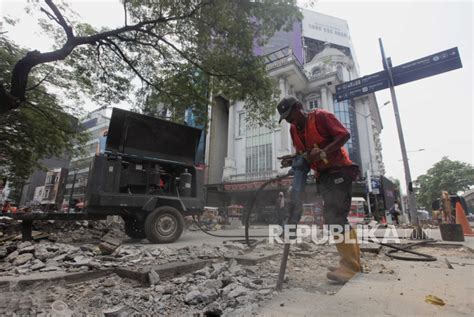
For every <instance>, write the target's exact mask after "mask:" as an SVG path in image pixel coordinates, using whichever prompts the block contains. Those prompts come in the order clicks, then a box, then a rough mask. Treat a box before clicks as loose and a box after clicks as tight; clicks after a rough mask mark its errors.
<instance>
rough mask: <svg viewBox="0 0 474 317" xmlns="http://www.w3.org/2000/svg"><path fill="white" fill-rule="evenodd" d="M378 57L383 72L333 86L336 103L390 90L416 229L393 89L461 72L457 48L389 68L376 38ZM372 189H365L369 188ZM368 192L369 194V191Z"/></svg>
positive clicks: (409, 181) (404, 151)
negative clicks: (453, 72)
mask: <svg viewBox="0 0 474 317" xmlns="http://www.w3.org/2000/svg"><path fill="white" fill-rule="evenodd" d="M379 44H380V53H381V55H382V64H383V68H384V70H383V71H380V72H377V73H374V74H371V75H367V76H364V77H361V78H358V79H355V80H352V81H349V82H345V83H342V84H339V85H337V86H336V100H337V101H343V100H347V99H351V98H355V97H360V96H363V95H367V94H369V93H372V92H375V91H378V90H382V89H385V88H390V94H391V96H392V104H393V112H394V114H395V121H396V124H397V130H398V138H399V140H400V148H401V152H402V158H403V167H404V170H405V182H406V189H407V196H408V210H409V213H410V216H411V223H412V224H416V225H419V222H418V217H417V213H416V200H415V194H414V192H413V191H412V190H410V189H411V188H412V186H411V183H412V180H411V174H410V166H409V165H408V156H407V151H406V146H405V139H404V137H403V130H402V123H401V120H400V113H399V111H398V103H397V96H396V94H395V88H394V86H398V85H402V84H406V83H409V82H412V81H415V80H418V79H422V78H426V77H430V76H434V75H437V74H441V73H444V72H447V71H450V70H454V69H458V68H462V63H461V58H460V56H459V51H458V48H457V47H454V48H450V49H448V50H445V51H441V52H438V53H436V54H432V55H428V56H425V57H423V58H419V59H416V60H414V61H411V62H408V63H405V64H402V65H399V66H396V67H392V63H391V60H390V57H388V58H387V57H386V56H385V51H384V48H383V44H382V39H380V38H379ZM370 187H372V186H370V185H369V188H370ZM369 191H370V190H369Z"/></svg>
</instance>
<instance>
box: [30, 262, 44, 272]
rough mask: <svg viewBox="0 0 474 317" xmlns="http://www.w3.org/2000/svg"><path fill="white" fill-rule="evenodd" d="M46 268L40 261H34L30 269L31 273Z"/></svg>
mask: <svg viewBox="0 0 474 317" xmlns="http://www.w3.org/2000/svg"><path fill="white" fill-rule="evenodd" d="M44 267H46V264H44V263H43V262H42V261H41V260H38V259H36V260H34V261H33V263H32V265H31V267H30V269H31V270H33V271H36V270H39V269H42V268H44Z"/></svg>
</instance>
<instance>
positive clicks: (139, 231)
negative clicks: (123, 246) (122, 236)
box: [124, 216, 146, 239]
mask: <svg viewBox="0 0 474 317" xmlns="http://www.w3.org/2000/svg"><path fill="white" fill-rule="evenodd" d="M124 222H125V224H124V229H125V233H126V234H127V236H129V237H130V238H132V239H145V238H146V234H145V224H144V223H143V221H140V220H138V219H137V218H136V217H133V216H132V217H127V218H126V219H124Z"/></svg>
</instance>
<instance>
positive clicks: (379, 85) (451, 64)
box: [336, 47, 462, 101]
mask: <svg viewBox="0 0 474 317" xmlns="http://www.w3.org/2000/svg"><path fill="white" fill-rule="evenodd" d="M457 68H462V63H461V58H460V56H459V51H458V48H457V47H454V48H451V49H449V50H445V51H442V52H439V53H436V54H433V55H429V56H425V57H423V58H420V59H417V60H414V61H411V62H408V63H405V64H402V65H399V66H396V67H392V68H391V72H392V78H393V85H394V86H397V85H402V84H405V83H408V82H411V81H415V80H418V79H422V78H425V77H429V76H434V75H437V74H441V73H444V72H448V71H450V70H453V69H457ZM389 86H390V83H389V76H388V73H387V71H385V70H383V71H381V72H378V73H374V74H371V75H367V76H364V77H361V78H358V79H355V80H351V81H348V82H345V83H342V84H339V85H337V86H336V100H337V101H342V100H346V99H350V98H355V97H360V96H363V95H367V94H370V93H372V92H375V91H378V90H382V89H385V88H388V87H389Z"/></svg>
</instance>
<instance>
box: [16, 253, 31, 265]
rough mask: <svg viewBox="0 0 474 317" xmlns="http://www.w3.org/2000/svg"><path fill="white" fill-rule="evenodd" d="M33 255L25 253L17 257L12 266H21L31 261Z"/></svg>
mask: <svg viewBox="0 0 474 317" xmlns="http://www.w3.org/2000/svg"><path fill="white" fill-rule="evenodd" d="M33 257H34V256H33V254H31V253H25V254H20V255H18V256H17V257H16V258H15V260H14V261H13V265H22V264H25V263H26V262H28V261H29V260H31V259H33Z"/></svg>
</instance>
